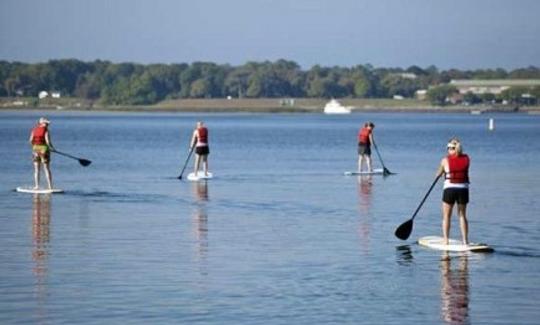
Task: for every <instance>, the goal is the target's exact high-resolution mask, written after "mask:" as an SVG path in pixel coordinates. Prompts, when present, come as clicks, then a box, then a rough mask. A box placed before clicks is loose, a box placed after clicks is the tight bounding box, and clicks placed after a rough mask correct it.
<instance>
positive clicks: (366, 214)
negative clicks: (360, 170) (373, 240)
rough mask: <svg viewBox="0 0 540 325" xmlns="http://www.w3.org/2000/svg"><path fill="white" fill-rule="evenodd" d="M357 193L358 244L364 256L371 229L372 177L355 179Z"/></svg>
mask: <svg viewBox="0 0 540 325" xmlns="http://www.w3.org/2000/svg"><path fill="white" fill-rule="evenodd" d="M356 180H357V192H358V214H359V224H358V236H359V237H360V244H361V246H362V250H363V252H364V253H365V254H368V253H369V250H370V243H369V239H370V228H371V220H370V219H371V213H370V210H371V191H372V186H373V182H372V176H371V175H362V176H358V177H357V178H356Z"/></svg>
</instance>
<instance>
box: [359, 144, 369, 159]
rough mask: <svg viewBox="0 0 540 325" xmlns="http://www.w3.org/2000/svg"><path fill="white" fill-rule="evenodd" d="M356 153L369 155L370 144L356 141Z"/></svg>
mask: <svg viewBox="0 0 540 325" xmlns="http://www.w3.org/2000/svg"><path fill="white" fill-rule="evenodd" d="M358 154H359V155H366V156H370V155H371V146H370V145H369V144H365V143H362V142H359V143H358Z"/></svg>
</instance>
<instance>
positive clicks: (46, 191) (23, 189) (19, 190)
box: [16, 186, 64, 194]
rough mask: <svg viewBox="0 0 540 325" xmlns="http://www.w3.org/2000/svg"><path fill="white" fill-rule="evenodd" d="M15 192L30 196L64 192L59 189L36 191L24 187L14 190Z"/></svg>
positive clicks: (40, 189) (39, 189)
mask: <svg viewBox="0 0 540 325" xmlns="http://www.w3.org/2000/svg"><path fill="white" fill-rule="evenodd" d="M16 191H17V192H21V193H31V194H53V193H64V190H61V189H59V188H53V189H50V190H49V189H45V188H38V189H37V190H36V189H34V188H33V187H29V186H28V187H25V186H19V187H17V189H16Z"/></svg>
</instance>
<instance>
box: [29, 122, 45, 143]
mask: <svg viewBox="0 0 540 325" xmlns="http://www.w3.org/2000/svg"><path fill="white" fill-rule="evenodd" d="M45 133H47V127H46V126H41V125H38V126H36V127H34V128H33V129H32V144H34V145H44V144H47V141H46V140H45Z"/></svg>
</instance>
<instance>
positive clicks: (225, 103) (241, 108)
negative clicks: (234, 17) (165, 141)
mask: <svg viewBox="0 0 540 325" xmlns="http://www.w3.org/2000/svg"><path fill="white" fill-rule="evenodd" d="M339 101H340V103H341V104H342V105H344V106H348V107H351V108H352V110H353V112H354V111H411V112H422V111H426V112H436V111H444V112H452V111H454V112H470V111H475V110H479V111H512V110H513V108H512V107H487V106H444V107H439V106H433V105H431V104H430V103H429V102H427V101H420V100H415V99H403V100H393V99H372V98H370V99H358V98H343V99H340V100H339ZM327 102H328V99H324V98H294V99H290V98H257V99H253V98H244V99H224V98H220V99H175V100H165V101H162V102H160V103H157V104H154V105H134V106H128V105H118V106H104V105H101V104H99V103H97V102H92V101H89V100H85V99H80V98H68V97H66V98H46V99H42V100H37V99H35V98H0V107H1V108H5V109H47V110H52V109H55V110H56V109H65V110H92V111H145V112H148V111H165V112H269V113H288V112H322V111H323V108H324V105H325V104H326V103H327ZM520 111H540V107H538V106H537V107H521V108H520Z"/></svg>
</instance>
